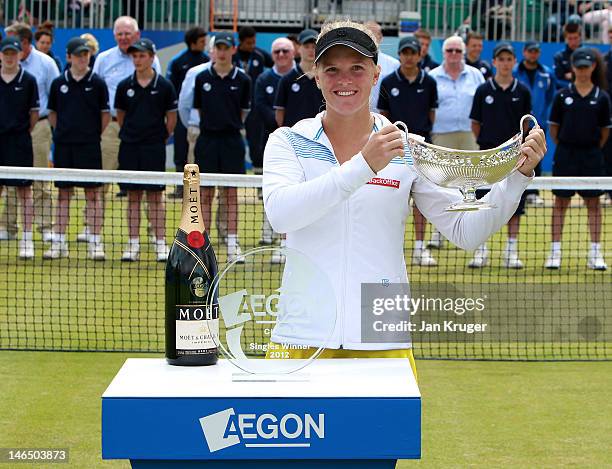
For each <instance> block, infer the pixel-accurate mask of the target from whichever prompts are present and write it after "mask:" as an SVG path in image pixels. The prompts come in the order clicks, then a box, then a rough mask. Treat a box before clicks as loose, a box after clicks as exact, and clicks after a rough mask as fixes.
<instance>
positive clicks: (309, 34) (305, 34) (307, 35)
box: [297, 29, 319, 44]
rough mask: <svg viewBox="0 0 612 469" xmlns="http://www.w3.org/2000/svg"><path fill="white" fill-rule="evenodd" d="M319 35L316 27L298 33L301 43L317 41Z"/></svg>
mask: <svg viewBox="0 0 612 469" xmlns="http://www.w3.org/2000/svg"><path fill="white" fill-rule="evenodd" d="M317 37H319V33H318V32H316V31H315V30H314V29H305V30H304V31H302V32H301V33H300V34H299V35H298V38H297V40H298V42H299V43H300V44H306V43H307V42H317Z"/></svg>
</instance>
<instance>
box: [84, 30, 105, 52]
mask: <svg viewBox="0 0 612 469" xmlns="http://www.w3.org/2000/svg"><path fill="white" fill-rule="evenodd" d="M81 39H85V40H86V41H87V47H89V48H90V49H91V54H92V55H96V54H97V53H98V52H99V51H100V43H99V42H98V40H97V39H96V36H94V35H93V34H91V33H83V34H81Z"/></svg>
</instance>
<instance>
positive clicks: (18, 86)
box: [0, 68, 39, 135]
mask: <svg viewBox="0 0 612 469" xmlns="http://www.w3.org/2000/svg"><path fill="white" fill-rule="evenodd" d="M38 107H39V102H38V86H37V84H36V78H34V77H33V76H32V75H30V74H29V73H28V72H26V71H25V70H24V69H23V68H19V71H18V72H17V75H15V78H13V79H12V80H11V81H10V82H9V83H6V82H5V81H4V80H3V79H2V78H0V109H1V110H2V112H0V135H7V134H8V135H10V134H19V133H23V132H29V130H30V112H31V111H38ZM9 110H10V111H9Z"/></svg>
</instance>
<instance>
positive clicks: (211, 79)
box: [193, 65, 251, 132]
mask: <svg viewBox="0 0 612 469" xmlns="http://www.w3.org/2000/svg"><path fill="white" fill-rule="evenodd" d="M193 107H194V109H198V110H200V111H201V113H200V114H201V118H200V130H201V131H202V132H207V131H208V132H224V131H228V130H240V129H241V128H242V115H241V114H242V111H249V110H250V108H251V79H250V78H249V76H248V75H247V74H246V73H245V72H244V71H243V70H241V69H239V68H238V67H232V69H231V70H230V72H229V73H228V74H227V75H225V76H224V77H223V78H221V77H220V76H219V74H218V73H217V71H216V70H215V67H214V65H213V66H212V67H210V68H207V69H206V70H204V71H203V72H202V73H200V74H199V75H198V76H197V77H196V80H195V87H194V93H193Z"/></svg>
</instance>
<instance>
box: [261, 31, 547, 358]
mask: <svg viewBox="0 0 612 469" xmlns="http://www.w3.org/2000/svg"><path fill="white" fill-rule="evenodd" d="M377 54H378V47H377V45H376V41H375V39H374V37H373V35H372V33H371V32H370V31H369V30H368V29H367V28H365V27H364V26H362V25H361V24H358V23H354V22H351V21H342V22H335V23H331V24H328V25H325V26H324V27H323V29H322V31H321V34H320V35H319V38H318V40H317V43H316V58H315V78H316V81H317V85H318V86H319V87H320V88H321V91H322V93H323V96H324V98H325V102H326V110H325V111H324V112H322V113H320V114H318V115H317V116H316V117H314V118H312V119H304V120H302V121H300V122H298V123H297V124H295V125H294V126H293V127H292V128H287V127H282V128H280V129H277V130H276V131H275V132H274V133H272V134H271V135H270V138H269V140H268V144H267V145H266V149H265V156H264V175H263V195H264V205H265V209H266V213H267V215H268V218H269V220H270V223H271V224H272V226H273V228H274V229H275V231H277V232H280V233H286V234H287V246H288V247H289V248H294V249H296V250H298V251H301V252H302V253H303V254H305V255H306V256H308V257H309V258H310V259H311V260H312V261H313V262H314V263H315V264H316V265H317V267H319V268H320V269H321V270H322V271H324V272H325V273H326V274H327V275H328V277H329V279H330V280H331V283H332V285H333V288H334V292H335V295H336V306H337V310H338V319H337V321H336V325H335V329H334V333H333V335H332V337H331V340H330V341H327V342H324V337H323V336H322V332H321V331H317V330H316V326H314V325H313V326H312V328H311V329H309V330H304V331H302V332H303V337H296V335H295V328H292V332H293V333H292V334H291V335H290V333H289V330H288V329H287V330H285V329H283V327H278V328H275V331H274V333H273V335H272V341H273V342H276V343H279V342H282V343H290V344H293V343H298V344H300V345H308V346H321V345H322V344H323V345H325V346H326V350H325V351H324V352H323V355H322V356H323V357H395V358H397V357H405V358H409V359H410V360H411V364H412V365H414V361H413V358H412V350H411V343H410V340H409V335H408V334H406V340H405V341H401V342H384V343H372V342H365V341H363V340H362V338H361V316H360V314H361V302H360V298H361V286H362V284H364V283H378V284H380V283H381V282H382V283H383V284H384V283H385V281H386V282H391V283H400V282H404V283H406V282H408V277H407V273H406V263H405V260H404V231H405V223H406V218H407V216H408V214H409V213H410V210H409V199H410V197H411V196H412V197H414V200H415V203H416V205H417V207H418V208H419V209H420V210H421V212H422V213H423V214H424V215H425V216H426V217H427V218H428V219H429V220H430V221H431V222H432V223H433V224H434V225H435V226H436V227H437V228H438V229H439V230H440V232H441V233H442V234H443V235H444V236H445V237H447V238H448V239H450V240H451V241H452V242H454V243H455V244H457V245H458V246H460V247H462V248H464V249H475V248H476V247H477V246H479V245H480V244H481V243H482V242H484V241H485V240H486V239H487V238H488V237H489V236H490V235H491V234H493V233H495V232H496V231H497V230H499V229H500V228H501V227H502V226H503V225H504V224H505V223H506V222H507V220H508V219H509V218H510V216H511V215H512V213H513V212H514V210H515V208H516V206H517V205H518V203H519V200H520V196H521V194H522V192H523V191H524V189H525V187H527V185H528V184H529V182H530V180H531V177H532V174H533V168H534V167H535V165H536V164H537V163H538V162H539V161H540V160H541V158H542V156H543V155H544V153H545V149H546V143H545V140H544V134H543V132H542V131H541V130H540V129H537V130H532V131H531V132H530V134H529V135H528V137H527V139H526V141H525V143H524V144H523V147H522V152H523V155H524V156H525V157H526V160H525V162H524V164H523V165H522V166H521V168H520V169H519V171H517V172H515V173H514V174H512V175H511V176H510V177H508V178H507V179H505V180H504V181H502V182H500V183H498V184H495V185H494V186H493V188H492V190H491V192H490V193H489V194H488V195H487V196H486V197H488V198H490V199H491V200H494V201H495V203H496V204H497V206H498V208H497V209H496V210H488V211H479V212H462V213H461V212H459V213H458V212H446V211H445V207H446V206H448V205H449V204H450V203H452V202H453V201H456V200H458V199H461V196H460V194H459V192H458V191H451V190H445V189H442V188H440V187H437V186H434V185H433V184H431V183H429V182H428V181H426V180H424V179H423V178H421V177H420V176H419V175H418V174H417V173H416V171H415V169H414V167H413V166H411V165H405V164H404V159H403V157H404V135H403V133H402V132H401V131H400V130H398V128H397V127H395V126H394V125H392V124H391V123H390V122H389V121H388V120H387V119H386V118H384V117H383V116H381V115H379V114H374V113H371V112H370V110H369V96H370V91H371V89H372V87H373V86H374V85H375V84H376V82H377V81H378V80H379V78H380V69H379V67H378V66H377ZM288 267H289V266H286V268H288ZM289 352H290V355H291V357H292V358H301V357H303V356H305V354H308V353H309V352H308V351H306V352H305V351H304V350H290V351H289ZM413 368H414V366H413Z"/></svg>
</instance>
